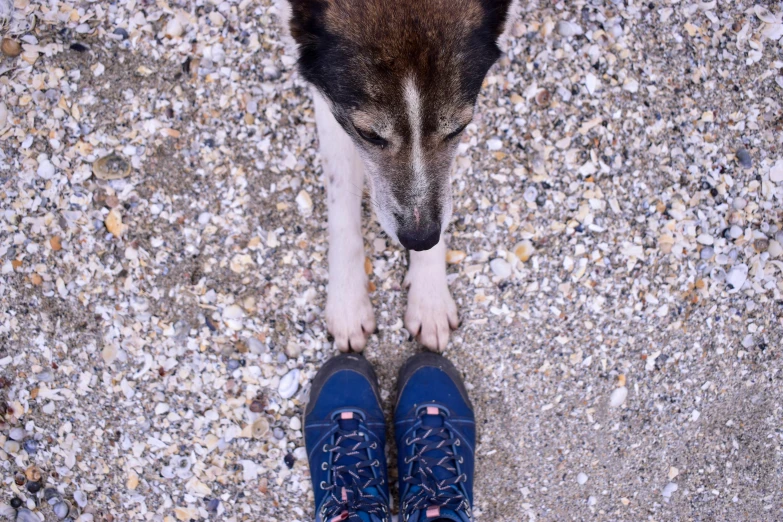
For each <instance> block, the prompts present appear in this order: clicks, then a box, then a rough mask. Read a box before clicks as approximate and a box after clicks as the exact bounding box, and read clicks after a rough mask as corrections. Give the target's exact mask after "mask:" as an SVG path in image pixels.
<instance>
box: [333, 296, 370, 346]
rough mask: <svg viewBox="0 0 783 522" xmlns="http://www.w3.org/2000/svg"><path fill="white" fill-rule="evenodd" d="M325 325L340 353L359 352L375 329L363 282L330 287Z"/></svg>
mask: <svg viewBox="0 0 783 522" xmlns="http://www.w3.org/2000/svg"><path fill="white" fill-rule="evenodd" d="M326 328H327V329H328V330H329V333H330V334H332V337H334V344H335V346H337V348H338V349H339V350H340V351H341V352H348V351H350V350H353V351H355V352H361V351H362V350H364V347H365V346H366V345H367V337H369V336H370V335H371V334H372V333H373V332H374V331H375V314H374V313H373V310H372V304H371V303H370V296H369V295H367V289H366V285H361V284H358V285H352V286H345V287H342V288H334V289H333V288H331V287H330V288H329V295H328V297H327V298H326Z"/></svg>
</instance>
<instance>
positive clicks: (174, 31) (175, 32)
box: [165, 16, 185, 38]
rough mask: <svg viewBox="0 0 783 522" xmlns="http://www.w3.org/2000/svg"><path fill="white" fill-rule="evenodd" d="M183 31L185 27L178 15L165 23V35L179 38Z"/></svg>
mask: <svg viewBox="0 0 783 522" xmlns="http://www.w3.org/2000/svg"><path fill="white" fill-rule="evenodd" d="M184 32H185V27H184V26H183V25H182V22H181V21H180V20H179V17H178V16H175V17H174V18H172V19H171V20H169V21H168V23H167V24H166V33H165V34H166V36H168V37H169V38H179V37H180V36H182V33H184Z"/></svg>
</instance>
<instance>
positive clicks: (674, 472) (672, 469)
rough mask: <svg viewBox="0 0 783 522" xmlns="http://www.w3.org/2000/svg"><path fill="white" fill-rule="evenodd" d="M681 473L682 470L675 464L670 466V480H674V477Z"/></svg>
mask: <svg viewBox="0 0 783 522" xmlns="http://www.w3.org/2000/svg"><path fill="white" fill-rule="evenodd" d="M679 474H680V470H679V469H677V468H675V467H674V466H672V467H670V468H669V480H674V477H676V476H677V475H679Z"/></svg>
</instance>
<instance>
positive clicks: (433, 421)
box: [421, 408, 454, 480]
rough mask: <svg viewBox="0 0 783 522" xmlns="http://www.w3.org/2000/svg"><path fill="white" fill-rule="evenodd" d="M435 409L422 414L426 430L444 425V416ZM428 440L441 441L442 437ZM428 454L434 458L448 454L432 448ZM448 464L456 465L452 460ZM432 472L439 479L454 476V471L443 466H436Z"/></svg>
mask: <svg viewBox="0 0 783 522" xmlns="http://www.w3.org/2000/svg"><path fill="white" fill-rule="evenodd" d="M428 409H429V408H428ZM435 411H436V412H434V413H428V414H427V415H423V416H422V419H421V427H422V428H423V429H425V430H426V429H428V428H440V427H442V426H443V416H442V415H439V414H438V413H437V410H435ZM422 434H423V433H422ZM427 440H430V441H431V442H439V441H440V440H442V439H440V438H439V437H431V438H430V439H427ZM426 456H427V457H432V458H441V457H445V456H446V452H445V451H444V450H442V449H432V450H430V451H428V452H427V453H426ZM446 464H447V465H454V462H453V461H451V460H450V461H448V462H446ZM432 472H433V474H434V475H435V477H436V478H437V479H438V480H444V479H447V478H452V477H453V476H454V473H452V472H450V471H448V470H446V469H445V468H443V467H441V466H434V467H433V469H432Z"/></svg>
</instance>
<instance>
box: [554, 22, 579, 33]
mask: <svg viewBox="0 0 783 522" xmlns="http://www.w3.org/2000/svg"><path fill="white" fill-rule="evenodd" d="M556 29H557V32H558V33H559V34H560V36H577V35H580V34H582V33H584V31H583V30H582V27H581V26H580V25H579V24H576V23H574V22H569V21H567V20H560V21H559V22H557V27H556Z"/></svg>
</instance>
